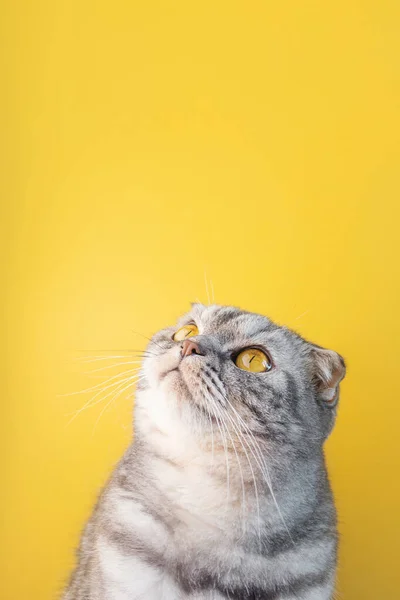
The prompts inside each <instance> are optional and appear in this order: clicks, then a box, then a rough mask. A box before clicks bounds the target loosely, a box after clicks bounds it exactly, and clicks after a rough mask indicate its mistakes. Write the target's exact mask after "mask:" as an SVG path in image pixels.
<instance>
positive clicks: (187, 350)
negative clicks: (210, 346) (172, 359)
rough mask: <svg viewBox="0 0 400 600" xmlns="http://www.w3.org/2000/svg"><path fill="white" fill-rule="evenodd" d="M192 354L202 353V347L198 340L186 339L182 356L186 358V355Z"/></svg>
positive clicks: (182, 346) (182, 348) (182, 347)
mask: <svg viewBox="0 0 400 600" xmlns="http://www.w3.org/2000/svg"><path fill="white" fill-rule="evenodd" d="M191 354H202V353H201V352H200V347H199V345H198V344H196V342H192V341H191V340H184V341H183V342H182V345H181V356H182V358H185V356H190V355H191Z"/></svg>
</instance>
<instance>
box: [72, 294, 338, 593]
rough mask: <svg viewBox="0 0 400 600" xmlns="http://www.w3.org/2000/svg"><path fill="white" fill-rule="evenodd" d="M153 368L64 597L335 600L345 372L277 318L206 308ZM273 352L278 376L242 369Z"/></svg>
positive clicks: (155, 356)
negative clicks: (183, 350) (327, 451)
mask: <svg viewBox="0 0 400 600" xmlns="http://www.w3.org/2000/svg"><path fill="white" fill-rule="evenodd" d="M193 321H194V322H195V323H196V324H197V326H198V328H199V335H198V336H197V337H196V338H193V340H195V341H196V342H197V343H198V344H199V346H200V348H201V349H202V352H203V354H204V356H193V357H190V358H187V359H183V360H182V359H181V355H180V344H179V343H176V342H174V341H173V340H172V335H173V333H174V332H175V331H176V328H177V326H175V327H171V328H167V329H164V330H162V331H160V332H159V333H157V334H156V335H155V336H154V337H153V339H152V341H151V342H150V344H149V347H148V352H149V353H148V354H147V355H146V356H147V358H146V359H145V360H144V362H143V366H142V375H143V378H142V380H141V383H140V384H139V388H138V392H137V398H136V403H135V439H134V443H133V444H132V445H131V447H130V448H129V449H128V450H127V452H126V454H125V456H124V457H123V458H122V460H121V462H120V463H119V465H118V466H117V468H116V469H115V471H114V473H113V474H112V476H111V478H110V481H109V483H108V484H107V486H106V487H105V489H104V491H103V492H102V494H101V496H100V498H99V501H98V503H97V506H96V508H95V509H94V512H93V515H92V517H91V519H90V520H89V522H88V524H87V526H86V528H85V531H84V533H83V536H82V541H81V546H80V549H79V555H78V564H77V567H76V570H75V572H74V574H73V576H72V578H71V581H70V583H69V585H68V587H67V589H66V591H65V592H64V595H63V599H64V600H138V599H145V600H163V599H165V600H184V599H191V600H206V599H208V600H212V599H215V600H221V599H229V598H231V599H232V600H261V599H263V600H294V599H297V600H299V599H300V600H329V599H331V598H332V595H333V589H334V578H335V567H336V552H337V533H336V514H335V507H334V503H333V499H332V494H331V490H330V486H329V482H328V479H327V474H326V468H325V462H324V455H323V443H324V441H325V439H326V437H327V436H328V435H329V433H330V431H331V429H332V427H333V424H334V420H335V414H336V409H337V401H338V385H339V382H340V380H341V379H342V377H343V376H344V363H343V360H342V359H341V357H339V355H338V354H336V353H334V352H332V351H327V350H324V349H322V348H320V347H318V346H315V345H313V344H311V343H309V342H307V341H306V340H304V339H302V338H301V337H300V336H298V335H297V334H295V333H294V332H292V331H290V330H288V329H287V328H285V327H280V326H278V325H276V324H274V323H272V322H271V321H270V320H269V319H267V318H266V317H263V316H261V315H255V314H252V313H248V312H245V311H242V310H239V309H236V308H232V307H222V306H216V305H212V306H207V307H205V306H203V305H200V304H195V305H193V307H192V310H191V312H190V313H189V314H188V315H186V316H185V317H183V319H181V321H180V322H179V323H178V326H181V325H182V324H185V323H188V322H193ZM253 345H256V346H258V347H262V348H265V349H266V350H267V351H268V352H269V354H270V356H271V357H272V361H273V364H274V367H273V369H272V370H271V371H269V372H267V373H257V374H254V373H249V372H246V371H242V370H240V369H238V368H237V367H236V366H235V364H234V362H233V360H232V356H233V355H234V353H235V352H237V351H238V350H240V349H241V348H244V347H248V346H253Z"/></svg>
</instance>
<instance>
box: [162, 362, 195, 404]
mask: <svg viewBox="0 0 400 600" xmlns="http://www.w3.org/2000/svg"><path fill="white" fill-rule="evenodd" d="M162 388H163V391H164V392H165V393H166V394H173V395H174V396H177V397H178V398H179V399H187V398H188V396H189V390H188V387H187V385H186V382H185V380H184V378H183V375H182V373H181V371H180V369H179V367H177V368H175V369H171V371H168V373H165V375H164V376H163V380H162Z"/></svg>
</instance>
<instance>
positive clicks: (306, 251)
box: [0, 0, 400, 600]
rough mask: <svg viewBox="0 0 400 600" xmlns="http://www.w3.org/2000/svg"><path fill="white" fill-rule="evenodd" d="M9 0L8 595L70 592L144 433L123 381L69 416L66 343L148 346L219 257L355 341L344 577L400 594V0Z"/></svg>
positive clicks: (332, 461) (337, 458) (321, 330)
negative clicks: (81, 544)
mask: <svg viewBox="0 0 400 600" xmlns="http://www.w3.org/2000/svg"><path fill="white" fill-rule="evenodd" d="M2 13H3V16H2V19H1V28H2V34H1V37H2V44H3V48H2V69H3V76H2V88H3V92H2V94H1V97H2V104H3V103H4V107H2V109H1V117H0V118H1V127H2V136H1V140H2V141H1V147H2V148H1V152H2V157H1V164H2V174H1V203H2V212H3V210H4V216H3V218H2V219H1V235H0V237H1V245H2V246H1V250H2V253H1V259H2V263H3V266H4V278H3V279H2V286H4V289H3V292H2V303H3V302H4V310H2V311H1V315H2V319H3V320H2V327H3V328H4V332H3V334H2V344H1V346H2V353H4V356H3V357H2V360H1V365H2V370H3V375H2V377H1V386H2V388H4V390H2V395H1V399H2V410H1V414H2V417H1V428H2V431H1V435H0V439H1V442H0V443H1V459H2V478H1V479H2V482H1V503H2V506H1V513H0V514H1V522H2V524H1V535H2V544H1V552H2V554H3V555H2V556H1V557H0V564H1V569H2V571H3V573H2V575H1V578H0V582H1V583H0V586H1V590H0V597H1V598H2V599H4V600H27V599H28V598H29V600H50V599H53V598H55V597H56V594H57V591H58V590H59V589H60V588H61V586H62V584H63V581H64V580H65V578H66V576H67V574H68V572H69V569H70V566H71V564H72V561H73V547H74V546H75V545H76V543H77V540H78V534H79V531H80V528H81V526H82V524H83V522H84V520H85V518H86V517H87V515H88V514H89V511H90V508H91V506H92V503H93V501H94V498H95V496H96V493H97V491H98V489H99V487H100V486H101V484H102V483H103V482H104V480H105V478H106V476H107V474H108V473H109V471H110V469H111V468H112V466H113V465H114V464H115V462H116V461H117V459H118V457H119V456H120V454H121V452H122V451H123V449H124V448H125V447H126V445H127V444H128V442H129V439H130V435H131V426H130V418H131V417H130V415H131V402H130V401H129V399H127V398H126V397H122V398H121V399H119V401H118V402H115V403H114V405H113V406H111V407H109V409H107V411H105V412H104V414H103V415H102V417H101V419H100V420H99V422H98V424H97V426H96V429H95V432H94V434H93V428H94V424H95V422H96V420H97V417H98V416H99V413H100V412H101V410H102V405H101V404H100V405H97V406H96V407H94V408H92V409H91V410H86V411H84V412H82V414H81V415H79V417H78V418H76V419H75V421H73V423H71V424H70V425H69V426H66V425H67V422H68V419H69V416H68V415H69V414H70V413H71V412H72V411H73V410H76V409H78V408H79V407H80V406H82V404H83V403H84V402H85V401H86V400H87V399H88V398H87V396H85V395H83V396H79V395H77V396H62V397H60V394H65V393H68V392H72V391H77V390H79V389H82V388H85V387H87V386H90V385H92V384H93V383H94V384H95V383H97V382H98V381H99V379H96V378H93V377H94V376H93V374H92V376H89V375H87V374H85V372H86V371H87V365H82V364H81V363H79V362H76V361H75V359H76V357H77V356H86V355H106V354H107V352H110V353H111V354H113V352H114V351H115V354H119V353H120V351H121V350H126V349H132V348H133V349H140V348H143V347H144V344H145V343H146V340H145V339H144V338H143V337H141V336H140V335H137V334H135V333H133V331H132V330H135V331H137V332H139V333H141V334H143V335H150V334H151V332H153V331H154V330H156V329H158V328H159V327H161V326H163V325H166V324H169V323H172V322H174V319H175V317H176V316H177V315H178V314H179V313H181V312H183V311H185V310H186V309H187V307H188V304H189V301H190V300H193V299H195V298H197V297H198V298H200V299H201V300H203V301H207V296H206V290H205V283H204V271H206V274H207V277H208V279H209V280H210V279H211V280H212V283H213V286H214V289H215V296H216V300H217V301H218V302H220V303H233V304H237V305H240V306H242V307H245V308H247V309H252V310H256V311H261V312H264V313H266V314H269V315H270V316H272V317H273V318H275V319H277V320H279V321H281V322H284V323H286V324H288V325H289V326H292V327H294V328H296V329H297V330H299V331H300V332H301V333H302V334H304V335H306V336H307V337H309V338H312V339H313V340H315V341H316V342H318V343H320V344H322V345H325V346H328V347H332V348H334V349H336V350H338V351H340V352H341V353H342V354H343V355H344V356H345V357H346V359H347V362H348V376H347V379H346V380H345V382H344V384H343V392H342V404H341V409H340V415H339V421H338V425H337V428H336V430H335V433H334V434H333V436H332V438H331V440H330V441H329V443H328V445H327V452H328V461H329V465H330V472H331V476H332V481H333V485H334V489H335V493H336V496H337V503H338V508H339V513H340V529H341V534H342V545H341V554H340V569H339V583H338V590H339V592H340V593H341V595H339V596H338V597H339V598H343V599H345V600H368V599H370V600H377V598H382V599H383V598H384V599H385V600H389V599H393V600H394V599H395V598H398V597H399V587H400V577H399V568H398V561H399V551H398V549H399V534H400V527H399V525H400V512H399V493H398V489H399V482H398V479H399V467H400V450H399V434H398V431H399V419H400V402H399V392H400V377H399V334H400V320H399V294H398V288H399V277H398V276H399V269H398V261H399V245H398V238H399V235H400V234H399V231H398V227H399V192H400V183H399V174H398V172H399V166H400V165H399V162H400V161H399V154H398V151H399V133H400V127H399V125H400V118H399V100H400V94H399V92H400V83H399V66H400V65H399V62H400V61H399V58H400V38H399V27H400V18H399V17H400V14H399V13H400V4H399V2H398V1H397V0H393V1H386V0H363V1H360V2H358V1H355V0H350V1H348V0H334V1H327V2H325V1H305V2H298V1H296V0H291V1H282V2H270V1H266V0H264V1H262V0H259V1H258V2H255V1H251V0H250V1H247V2H236V1H232V0H231V1H227V0H224V1H219V2H218V1H214V2H211V1H209V0H206V1H203V2H190V1H187V0H186V1H183V0H168V1H164V2H157V1H155V0H149V1H143V2H138V1H131V2H128V1H127V2H121V1H120V0H114V1H113V2H105V1H97V2H95V1H90V2H78V1H77V0H69V1H68V2H67V1H65V2H63V1H52V0H48V1H44V0H37V1H36V2H28V1H26V0H21V1H18V2H15V1H13V0H8V1H6V3H5V5H4V8H3V11H2ZM209 285H210V286H211V284H209ZM96 364H97V363H94V365H92V366H96ZM120 368H121V367H120ZM117 370H118V369H117ZM100 374H101V372H100Z"/></svg>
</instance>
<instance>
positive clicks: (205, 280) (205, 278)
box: [204, 269, 211, 305]
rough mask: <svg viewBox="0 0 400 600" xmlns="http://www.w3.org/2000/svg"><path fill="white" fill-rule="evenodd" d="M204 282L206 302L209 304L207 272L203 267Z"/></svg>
mask: <svg viewBox="0 0 400 600" xmlns="http://www.w3.org/2000/svg"><path fill="white" fill-rule="evenodd" d="M204 282H205V284H206V293H207V302H208V304H209V305H210V304H211V302H210V292H209V290H208V283H207V273H206V270H205V269H204Z"/></svg>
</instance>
